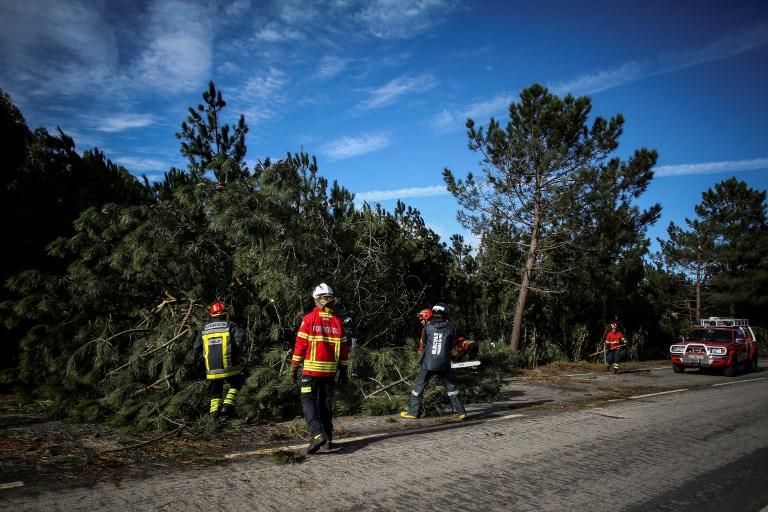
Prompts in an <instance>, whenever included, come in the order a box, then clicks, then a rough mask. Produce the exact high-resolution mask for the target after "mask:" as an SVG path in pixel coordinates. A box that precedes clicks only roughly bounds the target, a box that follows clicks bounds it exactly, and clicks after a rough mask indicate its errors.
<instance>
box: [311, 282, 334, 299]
mask: <svg viewBox="0 0 768 512" xmlns="http://www.w3.org/2000/svg"><path fill="white" fill-rule="evenodd" d="M323 295H331V296H333V290H332V289H331V287H330V286H328V285H327V284H325V283H320V284H319V285H317V286H316V287H315V291H313V292H312V298H313V299H317V298H318V297H322V296H323Z"/></svg>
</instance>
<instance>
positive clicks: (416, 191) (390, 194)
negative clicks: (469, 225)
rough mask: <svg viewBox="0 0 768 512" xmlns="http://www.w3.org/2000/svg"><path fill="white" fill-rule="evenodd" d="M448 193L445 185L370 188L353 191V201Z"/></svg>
mask: <svg viewBox="0 0 768 512" xmlns="http://www.w3.org/2000/svg"><path fill="white" fill-rule="evenodd" d="M444 195H448V190H447V189H446V188H445V185H433V186H429V187H410V188H399V189H396V190H371V191H369V192H355V201H357V202H362V201H368V202H375V201H387V200H389V199H409V198H414V197H430V196H444Z"/></svg>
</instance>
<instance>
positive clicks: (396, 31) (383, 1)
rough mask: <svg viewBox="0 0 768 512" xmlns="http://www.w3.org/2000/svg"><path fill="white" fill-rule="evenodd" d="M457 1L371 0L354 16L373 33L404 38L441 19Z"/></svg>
mask: <svg viewBox="0 0 768 512" xmlns="http://www.w3.org/2000/svg"><path fill="white" fill-rule="evenodd" d="M456 5H457V2H456V1H453V0H417V1H413V0H372V1H369V2H366V3H364V7H363V8H362V9H361V10H360V11H358V13H357V15H356V17H357V19H358V20H359V21H360V22H361V23H362V25H363V26H364V27H365V29H366V30H367V32H368V33H369V34H371V35H373V36H374V37H378V38H380V39H404V38H409V37H414V36H415V35H418V34H421V33H424V32H426V31H428V30H430V29H431V28H432V27H434V26H435V25H437V24H439V23H441V22H442V21H443V19H444V18H445V16H446V15H447V14H448V13H450V12H451V11H452V10H453V9H454V8H455V7H456Z"/></svg>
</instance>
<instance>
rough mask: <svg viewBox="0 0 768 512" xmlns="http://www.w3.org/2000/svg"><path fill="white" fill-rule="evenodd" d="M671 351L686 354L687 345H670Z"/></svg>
mask: <svg viewBox="0 0 768 512" xmlns="http://www.w3.org/2000/svg"><path fill="white" fill-rule="evenodd" d="M669 351H670V352H671V353H672V354H684V353H685V345H672V346H671V347H669Z"/></svg>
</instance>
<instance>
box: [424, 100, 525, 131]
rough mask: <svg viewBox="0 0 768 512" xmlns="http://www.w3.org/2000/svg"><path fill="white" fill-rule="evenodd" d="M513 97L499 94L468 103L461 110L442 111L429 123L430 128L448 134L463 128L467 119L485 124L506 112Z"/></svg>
mask: <svg viewBox="0 0 768 512" xmlns="http://www.w3.org/2000/svg"><path fill="white" fill-rule="evenodd" d="M512 100H513V97H512V95H510V94H499V95H497V96H495V97H494V98H491V99H489V100H481V101H476V102H474V103H470V104H469V105H468V106H466V107H465V108H463V109H457V110H447V109H443V110H442V111H441V112H439V113H438V114H437V115H435V116H434V117H433V118H432V120H431V121H430V125H431V126H432V128H433V129H434V130H435V131H436V132H438V133H448V132H453V131H456V130H461V129H463V128H464V126H465V124H466V121H467V118H471V119H474V120H476V121H477V120H482V121H483V122H485V121H486V120H487V119H488V118H489V117H491V116H494V117H495V116H498V115H500V114H503V113H504V112H506V110H507V108H509V104H510V103H511V102H512Z"/></svg>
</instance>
